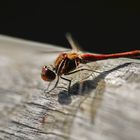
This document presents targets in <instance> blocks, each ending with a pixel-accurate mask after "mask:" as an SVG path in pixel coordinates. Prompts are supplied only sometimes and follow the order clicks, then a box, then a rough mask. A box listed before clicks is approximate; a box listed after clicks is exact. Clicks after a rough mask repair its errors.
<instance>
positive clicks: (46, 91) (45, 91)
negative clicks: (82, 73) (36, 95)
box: [44, 77, 59, 93]
mask: <svg viewBox="0 0 140 140" xmlns="http://www.w3.org/2000/svg"><path fill="white" fill-rule="evenodd" d="M58 82H59V77H57V81H56V83H55V85H54V87H53V88H52V89H50V90H48V88H49V86H50V83H49V85H48V88H47V89H45V90H44V93H49V92H51V91H52V90H54V89H55V88H56V87H57V85H58Z"/></svg>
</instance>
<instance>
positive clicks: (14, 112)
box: [0, 36, 140, 140]
mask: <svg viewBox="0 0 140 140" xmlns="http://www.w3.org/2000/svg"><path fill="white" fill-rule="evenodd" d="M62 50H66V49H64V48H60V47H53V46H52V45H45V44H40V43H33V42H29V41H24V40H20V39H14V38H9V37H4V36H0V139H5V140H9V139H10V140H22V139H25V140H48V139H49V140H54V139H55V140H63V139H64V140H67V139H69V140H92V139H94V140H132V139H133V140H139V138H140V133H139V131H140V61H139V60H134V59H133V60H132V59H126V58H122V59H114V60H104V61H99V62H97V63H91V65H90V66H91V67H92V66H93V65H95V66H97V68H98V69H99V71H101V73H100V74H97V73H96V74H95V76H90V77H89V79H86V80H84V81H81V82H80V83H82V86H80V85H81V84H78V83H77V81H74V82H75V83H74V84H73V85H72V87H71V92H70V93H71V94H69V95H68V94H66V91H65V90H64V89H63V88H59V87H58V88H56V89H55V90H54V91H52V92H51V93H50V94H47V95H46V96H45V95H44V92H43V89H44V88H45V87H46V85H47V83H45V82H43V81H42V80H41V78H40V71H41V66H42V65H44V64H51V63H53V61H54V59H55V57H56V56H57V55H58V52H57V51H62ZM43 52H45V53H43ZM85 73H86V74H85V75H87V74H88V73H89V72H85ZM75 76H76V75H74V76H72V77H74V78H76V77H75ZM52 84H53V83H52ZM61 85H62V86H64V87H67V85H66V83H64V82H63V81H60V85H59V86H61Z"/></svg>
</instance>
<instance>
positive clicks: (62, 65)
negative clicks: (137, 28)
mask: <svg viewBox="0 0 140 140" xmlns="http://www.w3.org/2000/svg"><path fill="white" fill-rule="evenodd" d="M66 37H67V39H68V41H69V43H70V45H71V47H72V49H73V51H70V52H63V53H61V54H60V55H59V56H58V57H57V58H56V60H55V62H54V65H52V66H51V68H50V67H48V66H46V65H44V66H43V67H42V72H41V78H42V79H43V80H44V81H48V82H52V81H53V80H55V79H56V78H57V80H56V83H55V85H54V87H53V88H52V89H50V90H45V91H44V92H50V91H52V90H53V89H55V88H56V87H57V85H58V82H59V79H60V78H62V79H64V80H66V81H68V82H69V84H68V91H69V90H70V86H71V80H69V79H67V78H64V77H63V75H70V74H73V73H76V72H78V71H83V70H87V71H93V70H91V69H85V68H81V69H77V68H78V66H79V65H80V64H86V63H90V62H95V61H98V60H104V59H109V58H120V57H127V58H136V57H140V50H134V51H129V52H122V53H114V54H92V53H79V52H78V47H77V46H78V45H77V43H76V42H75V41H74V39H73V38H72V37H71V35H70V34H68V35H67V36H66ZM93 72H96V71H93Z"/></svg>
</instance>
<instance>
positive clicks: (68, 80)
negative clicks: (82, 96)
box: [60, 76, 71, 92]
mask: <svg viewBox="0 0 140 140" xmlns="http://www.w3.org/2000/svg"><path fill="white" fill-rule="evenodd" d="M60 78H62V79H63V80H65V81H67V82H69V84H68V92H69V91H70V86H71V80H70V79H67V78H64V77H62V76H61V77H60Z"/></svg>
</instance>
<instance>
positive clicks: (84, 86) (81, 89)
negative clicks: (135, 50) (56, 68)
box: [58, 62, 132, 105]
mask: <svg viewBox="0 0 140 140" xmlns="http://www.w3.org/2000/svg"><path fill="white" fill-rule="evenodd" d="M130 64H132V62H130V63H125V64H121V65H119V66H117V67H115V68H113V69H111V70H108V71H104V72H102V73H100V74H99V75H98V76H97V77H96V78H94V79H92V80H85V81H83V82H82V83H79V82H77V83H75V84H74V85H72V86H71V88H70V92H69V93H68V92H67V91H66V90H62V91H61V92H60V93H59V94H58V102H59V103H60V104H66V105H68V104H70V103H71V102H72V98H71V96H73V95H77V96H78V95H80V96H84V95H85V94H89V93H90V92H91V91H92V90H93V89H96V87H97V85H98V83H99V82H100V81H101V80H103V79H105V77H106V76H107V75H108V74H109V73H111V72H113V71H115V70H118V69H120V68H123V67H126V66H128V65H130Z"/></svg>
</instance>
